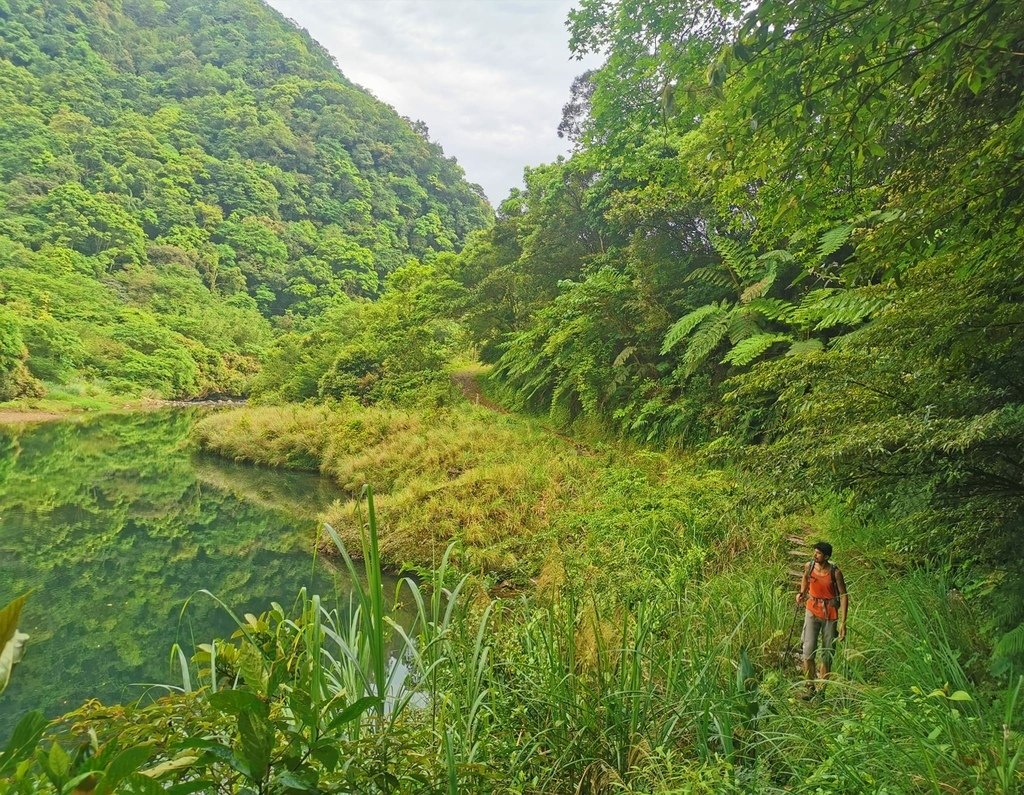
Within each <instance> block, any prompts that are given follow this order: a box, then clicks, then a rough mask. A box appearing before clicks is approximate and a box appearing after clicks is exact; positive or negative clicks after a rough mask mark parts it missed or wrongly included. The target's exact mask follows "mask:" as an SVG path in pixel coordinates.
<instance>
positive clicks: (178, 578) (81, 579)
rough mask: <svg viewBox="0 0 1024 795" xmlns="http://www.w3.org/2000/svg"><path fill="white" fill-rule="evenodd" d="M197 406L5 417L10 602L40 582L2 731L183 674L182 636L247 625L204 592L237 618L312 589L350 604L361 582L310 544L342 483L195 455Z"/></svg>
mask: <svg viewBox="0 0 1024 795" xmlns="http://www.w3.org/2000/svg"><path fill="white" fill-rule="evenodd" d="M195 412H196V410H194V409H182V410H175V411H162V412H156V413H142V414H129V415H114V416H106V417H101V418H97V419H94V420H91V421H87V422H57V423H49V424H44V425H37V426H31V427H25V428H16V427H7V428H3V427H0V605H3V604H6V603H7V602H8V601H9V600H10V599H12V598H14V597H16V596H18V595H19V594H22V593H24V592H26V591H29V590H31V591H32V593H31V595H30V597H29V601H28V604H27V606H26V609H25V612H24V613H23V615H22V620H21V622H20V628H21V629H22V631H24V632H28V633H29V635H30V638H29V641H28V645H27V648H26V653H25V657H24V659H23V661H22V662H21V663H20V664H19V665H18V666H17V667H16V668H15V669H14V675H13V677H12V679H11V684H10V687H9V688H8V689H7V691H6V692H4V693H3V694H2V695H0V742H3V741H4V739H5V738H6V736H7V735H8V733H9V731H10V729H11V727H12V726H13V724H14V723H15V722H16V720H17V718H18V717H19V716H20V715H21V714H22V713H23V712H24V711H26V710H28V709H32V708H40V709H42V710H44V711H45V712H46V714H47V715H48V716H56V715H59V714H61V713H63V712H65V711H67V710H69V709H72V708H74V707H76V706H78V705H79V704H80V703H82V701H84V700H85V699H88V698H98V699H101V700H102V701H104V702H108V703H111V702H118V701H131V700H136V699H139V698H143V697H147V694H150V693H152V692H155V691H153V689H152V688H147V687H145V686H143V684H142V683H172V684H173V683H177V684H180V683H181V677H180V673H178V672H177V670H176V669H175V668H172V667H171V665H170V650H171V646H172V644H173V643H175V642H179V643H181V644H182V646H183V647H184V648H185V649H186V650H191V649H193V648H194V646H195V644H197V643H203V642H208V641H209V640H210V639H211V638H213V637H215V636H222V637H226V636H227V635H230V633H231V632H232V631H233V629H234V625H233V623H232V620H231V618H230V617H229V616H228V615H227V614H226V612H225V611H224V610H223V609H222V608H221V607H219V606H218V605H217V604H216V603H215V602H214V601H213V600H212V599H210V598H209V597H207V596H203V595H198V594H197V592H198V591H199V590H200V589H204V588H205V589H208V590H210V591H212V592H213V593H215V594H216V595H217V596H218V597H219V598H220V599H222V600H223V601H224V602H225V603H226V604H228V605H230V606H231V608H232V609H233V610H235V612H236V613H237V614H238V615H242V614H243V613H245V612H253V613H258V612H261V611H262V610H264V609H266V608H267V607H269V605H270V603H271V602H272V601H277V602H280V603H281V604H283V605H286V606H288V605H291V604H292V602H293V600H294V599H295V597H296V595H297V594H298V591H299V589H300V588H301V587H302V586H307V587H309V588H310V589H311V590H312V591H314V592H317V593H320V594H321V595H322V596H323V597H324V598H325V602H326V603H327V604H328V605H330V604H331V603H332V601H333V600H335V599H339V600H341V601H340V602H339V604H343V605H347V578H346V577H345V576H344V575H343V574H342V573H341V572H337V571H335V570H334V569H333V567H331V566H330V565H329V564H327V563H325V562H322V561H316V562H314V556H313V555H312V553H311V550H312V548H313V540H314V535H315V533H316V527H317V523H316V515H317V513H318V511H319V510H320V509H321V508H322V507H324V506H325V505H327V504H328V503H330V502H331V501H332V500H334V499H338V498H340V497H341V496H342V495H341V493H340V491H339V490H338V489H337V488H336V487H335V486H334V485H333V484H332V483H330V482H329V481H327V480H326V479H324V478H320V477H317V476H315V475H304V474H296V473H282V472H278V471H271V470H264V469H258V468H255V467H249V466H245V465H241V464H232V463H230V462H225V461H221V460H219V459H214V458H210V457H206V456H199V455H196V454H194V453H192V452H191V451H190V450H189V448H188V445H187V440H188V434H189V430H190V428H191V425H192V422H193V420H194V418H195ZM190 597H192V598H191V600H190V601H189V604H188V607H187V608H186V609H185V610H184V613H183V612H182V607H183V606H184V605H185V603H186V601H187V600H189V599H190Z"/></svg>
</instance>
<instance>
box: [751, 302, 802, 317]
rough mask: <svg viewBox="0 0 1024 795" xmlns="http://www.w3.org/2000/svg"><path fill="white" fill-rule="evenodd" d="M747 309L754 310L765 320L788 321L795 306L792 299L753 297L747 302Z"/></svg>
mask: <svg viewBox="0 0 1024 795" xmlns="http://www.w3.org/2000/svg"><path fill="white" fill-rule="evenodd" d="M746 308H747V310H748V311H750V312H756V313H757V314H759V315H760V316H761V317H763V318H764V319H765V320H778V321H781V322H783V323H785V322H788V321H789V319H790V317H791V316H792V315H793V311H794V310H795V309H796V307H795V306H794V305H793V302H792V301H786V300H785V299H782V298H755V299H754V300H753V301H751V302H750V303H749V304H747V307H746Z"/></svg>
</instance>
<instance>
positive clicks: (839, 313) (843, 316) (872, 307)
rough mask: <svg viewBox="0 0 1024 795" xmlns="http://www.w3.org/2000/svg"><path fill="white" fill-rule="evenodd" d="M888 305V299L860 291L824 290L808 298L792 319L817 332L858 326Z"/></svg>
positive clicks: (807, 296)
mask: <svg viewBox="0 0 1024 795" xmlns="http://www.w3.org/2000/svg"><path fill="white" fill-rule="evenodd" d="M888 303H889V301H888V299H887V298H885V297H882V296H879V295H873V294H871V293H867V292H864V291H860V290H840V289H834V288H823V289H820V290H812V291H811V292H809V293H808V294H807V295H805V296H804V298H803V300H802V301H801V302H800V306H799V307H797V309H796V310H795V311H794V312H793V316H792V318H791V319H792V321H793V322H794V323H795V324H797V325H799V326H802V327H804V328H813V329H815V330H816V331H825V330H827V329H831V328H835V327H836V326H856V325H858V324H860V323H862V322H864V321H865V320H867V319H868V318H870V317H871V316H872V315H873V314H875V313H876V312H877V311H878V310H880V309H882V308H883V307H885V306H886V305H887V304H888Z"/></svg>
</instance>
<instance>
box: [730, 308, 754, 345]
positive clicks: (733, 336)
mask: <svg viewBox="0 0 1024 795" xmlns="http://www.w3.org/2000/svg"><path fill="white" fill-rule="evenodd" d="M757 319H758V316H757V313H756V312H752V311H750V310H749V309H748V308H747V307H745V306H737V307H733V310H732V311H731V312H730V313H729V341H730V342H731V343H733V345H735V344H736V343H738V342H741V341H743V340H745V339H747V338H748V337H756V336H757V335H758V334H760V333H761V332H762V329H761V326H760V324H759V323H758V322H757Z"/></svg>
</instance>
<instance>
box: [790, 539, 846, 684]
mask: <svg viewBox="0 0 1024 795" xmlns="http://www.w3.org/2000/svg"><path fill="white" fill-rule="evenodd" d="M830 557H832V545H831V544H830V543H828V542H827V541H819V542H818V543H817V544H815V545H814V560H812V561H811V562H810V563H808V564H807V567H806V568H805V569H804V576H803V579H801V581H800V590H799V592H798V593H797V595H796V603H797V604H798V605H799V604H800V603H801V602H803V603H805V605H806V610H805V611H804V632H803V665H804V679H805V680H806V682H807V694H806V696H807V697H808V698H809V697H811V696H813V695H814V657H815V652H816V649H817V646H818V638H819V636H820V637H821V658H820V660H819V662H818V679H819V680H821V681H822V682H824V681H825V680H826V679H828V675H829V672H830V671H831V670H832V646H833V644H834V642H835V639H836V623H837V622H838V625H839V627H838V628H839V640H845V639H846V613H847V610H848V609H849V605H850V599H849V597H848V596H847V594H846V581H845V580H844V579H843V573H842V572H841V571H840V570H839V567H838V566H836V565H835V564H834V563H829V558H830Z"/></svg>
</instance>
